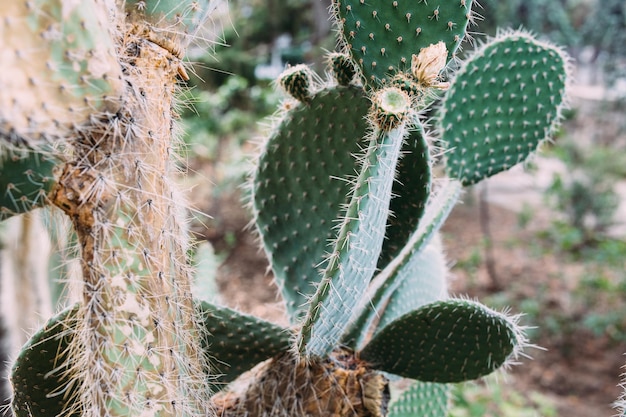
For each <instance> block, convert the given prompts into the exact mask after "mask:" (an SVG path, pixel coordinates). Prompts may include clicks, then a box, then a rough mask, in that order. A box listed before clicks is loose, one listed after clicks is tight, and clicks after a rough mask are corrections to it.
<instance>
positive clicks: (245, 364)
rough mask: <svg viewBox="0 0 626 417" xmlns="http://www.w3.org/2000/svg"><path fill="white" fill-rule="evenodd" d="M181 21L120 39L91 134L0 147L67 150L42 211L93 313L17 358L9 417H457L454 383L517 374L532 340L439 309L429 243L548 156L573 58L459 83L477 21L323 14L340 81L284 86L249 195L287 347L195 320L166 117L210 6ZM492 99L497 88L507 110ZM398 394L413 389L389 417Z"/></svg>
mask: <svg viewBox="0 0 626 417" xmlns="http://www.w3.org/2000/svg"><path fill="white" fill-rule="evenodd" d="M183 4H184V6H185V7H182V8H179V5H178V4H177V3H171V2H162V3H161V2H155V3H154V4H152V3H151V2H147V4H146V3H144V2H139V1H137V2H126V7H127V9H126V10H125V12H126V13H123V12H122V11H119V13H117V14H115V15H114V16H113V17H112V18H114V19H118V20H114V21H115V22H116V27H118V28H121V29H120V30H122V35H123V36H118V37H113V38H112V39H114V41H115V42H117V44H116V43H115V42H114V44H115V45H116V52H117V55H116V56H117V59H118V63H117V65H118V66H119V67H120V68H121V74H122V75H121V77H122V78H121V79H122V80H123V81H124V82H125V84H126V86H127V87H126V88H125V89H123V90H120V91H118V90H115V91H117V95H116V94H114V95H112V96H111V95H106V97H107V100H103V101H102V103H104V104H102V106H104V107H94V108H93V109H92V110H93V112H92V113H89V118H88V120H86V121H85V123H84V124H80V125H72V124H71V125H67V126H64V125H63V124H59V125H58V126H60V127H57V128H55V129H57V130H55V131H54V134H51V135H45V134H43V135H39V137H37V138H34V139H33V138H31V137H30V136H29V135H26V134H24V133H23V132H22V131H18V130H16V129H13V130H11V129H12V127H9V128H6V127H5V128H4V130H3V131H0V133H2V134H3V136H2V140H3V141H4V142H3V143H5V144H10V146H25V147H30V148H34V149H41V147H40V145H39V142H41V141H43V142H44V143H46V144H52V145H53V147H54V149H61V152H57V153H55V156H56V157H57V158H58V159H59V162H58V165H59V166H58V167H57V168H56V169H54V170H53V172H54V180H53V184H52V186H51V188H50V190H51V191H50V192H49V193H47V194H46V191H41V192H42V193H44V194H46V195H47V196H48V199H47V200H46V201H49V202H50V203H51V204H54V205H56V206H58V207H60V208H61V209H62V210H63V211H65V213H66V214H68V215H69V216H70V218H71V219H72V220H73V222H74V227H75V229H76V232H77V234H78V237H79V240H80V244H81V248H82V262H83V270H84V287H85V290H84V300H83V302H82V303H80V304H79V305H78V306H77V307H74V308H72V309H69V310H66V311H64V312H62V313H60V314H59V315H57V316H55V317H53V318H51V320H50V321H49V323H48V324H47V325H46V326H44V328H43V329H42V330H41V331H40V332H38V333H37V334H35V335H34V336H33V338H32V339H31V341H30V342H29V343H28V344H27V345H26V346H25V347H24V349H23V351H22V352H21V354H20V355H19V357H18V359H17V361H16V363H15V365H14V368H13V383H14V386H15V389H16V394H15V396H14V401H13V409H14V410H15V412H16V414H17V415H18V416H21V415H30V414H31V413H32V415H36V414H43V415H59V414H63V413H67V414H72V415H111V416H117V415H142V416H143V415H158V416H166V415H179V414H181V415H199V414H201V413H202V414H205V415H211V414H212V413H217V415H223V416H233V417H235V416H237V417H238V416H244V415H245V416H259V417H260V416H268V415H272V416H305V415H318V416H344V415H345V416H363V417H365V416H376V417H383V416H387V415H389V416H394V417H396V416H404V415H428V416H431V415H432V416H434V415H441V414H442V413H445V410H446V408H447V403H448V388H447V386H446V384H447V383H451V382H457V381H463V380H467V379H474V378H477V377H480V376H482V375H486V374H488V373H491V372H493V371H494V370H495V369H497V368H500V367H502V366H506V365H507V364H509V363H511V361H512V360H513V359H514V358H515V357H516V356H517V355H519V353H520V352H521V350H522V349H523V348H524V347H525V346H526V345H527V341H526V337H525V335H524V331H523V330H524V329H523V328H521V327H520V326H519V325H518V323H517V319H516V317H515V316H509V315H507V314H504V313H500V312H496V311H493V310H491V309H489V308H488V307H486V306H484V305H482V304H480V303H479V302H476V301H470V300H466V299H451V298H449V296H448V294H447V288H446V282H445V279H446V264H445V258H444V256H443V252H442V247H441V243H440V241H439V240H438V238H437V231H438V229H439V228H440V226H441V224H442V223H443V222H444V221H445V219H446V217H447V215H448V213H449V212H450V210H451V208H452V206H453V205H454V204H455V202H456V201H457V199H458V198H459V195H460V192H461V189H462V187H463V185H469V184H472V183H475V182H478V181H480V180H482V179H484V178H486V177H488V176H490V175H494V174H496V173H497V172H498V171H501V170H503V169H506V168H508V167H510V166H512V165H513V164H515V163H519V162H521V161H522V160H523V159H525V158H526V157H527V156H528V155H529V154H530V153H531V152H532V151H534V149H535V148H536V147H537V146H538V145H539V144H540V142H541V141H543V140H545V139H547V138H549V135H550V133H551V132H552V131H553V130H554V128H555V126H556V124H557V123H558V121H559V118H560V111H561V108H562V106H563V104H564V100H565V87H566V84H567V73H568V71H567V70H568V68H567V67H568V61H567V58H566V57H565V55H564V54H563V53H562V52H561V51H560V50H559V49H558V48H555V47H553V46H552V45H548V44H545V43H542V42H538V41H536V40H535V39H534V38H532V37H530V36H529V35H527V34H524V33H521V32H507V33H504V34H502V35H500V36H499V37H498V38H497V39H495V40H491V41H489V42H487V43H486V44H485V45H484V46H482V47H480V48H479V49H478V50H477V52H475V53H474V54H473V56H471V57H470V58H469V59H468V60H467V62H466V63H465V64H464V67H463V68H462V69H461V70H460V71H458V73H457V75H456V77H455V78H454V79H453V80H452V81H451V83H448V82H447V81H446V80H444V79H443V72H444V71H445V67H446V65H447V63H448V62H449V60H450V59H452V58H454V56H455V51H456V49H457V48H458V46H459V44H460V42H461V40H462V39H463V37H464V36H465V31H466V28H467V25H468V23H469V22H470V21H471V20H472V14H471V11H470V10H471V5H472V2H471V0H469V1H464V0H461V1H459V2H444V1H437V0H432V1H429V2H427V1H418V2H412V3H411V4H410V5H409V4H408V3H406V2H401V1H393V2H388V3H385V6H382V5H381V7H380V10H379V9H377V8H373V7H372V6H371V4H369V3H366V2H363V1H359V2H356V1H347V2H344V1H342V2H341V3H340V2H338V1H335V2H333V8H332V15H333V17H334V18H335V19H336V21H337V25H338V27H339V29H340V30H339V32H340V42H339V43H340V45H341V46H342V48H343V50H341V51H339V52H337V53H333V54H331V56H330V57H329V64H330V66H331V71H329V73H330V72H332V74H334V75H333V76H332V78H331V79H328V80H324V81H322V80H321V78H320V77H317V76H316V75H314V74H313V73H312V71H311V70H309V69H308V68H307V67H305V66H297V67H294V68H290V69H288V70H286V71H285V73H284V74H283V76H282V77H281V78H280V80H279V82H278V84H279V85H281V86H282V87H283V88H284V90H285V91H286V92H287V93H288V94H290V95H291V98H288V99H286V101H285V102H284V103H283V105H282V111H281V112H280V113H279V114H278V116H277V117H276V121H275V124H274V127H273V129H272V131H271V134H270V135H269V137H268V138H267V140H266V142H265V143H264V145H263V147H262V149H261V152H260V155H259V158H258V160H257V163H256V166H255V170H254V174H253V177H252V179H251V191H252V193H251V195H252V197H251V206H252V209H253V213H254V216H255V224H256V226H257V230H258V232H259V235H260V237H261V241H262V244H263V247H264V249H265V251H266V253H267V255H268V258H269V260H270V263H271V267H272V270H273V272H274V275H275V277H276V280H277V283H278V286H279V288H280V290H281V293H282V295H283V298H284V300H285V302H286V307H287V313H288V315H289V318H290V321H291V326H290V327H289V328H281V327H279V326H276V325H272V324H270V323H266V322H263V321H261V320H258V319H256V318H253V317H250V316H245V315H242V314H240V313H237V312H236V311H234V310H230V309H225V308H222V307H219V306H216V305H211V304H208V303H206V302H204V303H199V302H196V303H194V302H193V300H192V296H191V292H190V291H191V290H190V278H189V271H188V268H187V266H186V259H185V253H186V242H185V239H184V233H183V232H182V231H181V228H182V227H181V225H180V223H179V218H178V216H179V214H178V211H177V207H176V205H175V204H174V202H173V201H174V200H175V199H176V198H177V196H176V195H175V192H174V190H173V188H172V187H171V186H170V184H169V182H168V181H167V174H168V172H169V170H170V168H169V164H168V160H169V149H170V146H171V143H170V138H171V130H170V129H171V126H170V124H171V121H172V118H171V110H170V109H171V101H172V99H173V91H174V85H175V80H176V77H177V76H180V77H183V78H184V77H185V74H186V73H185V72H184V69H181V68H182V67H180V58H181V56H182V53H181V51H182V50H184V47H185V45H186V40H187V37H186V36H185V35H184V34H185V33H186V32H187V29H188V27H187V26H188V25H189V27H190V28H192V27H193V25H195V24H196V22H197V16H196V7H201V8H205V9H204V10H205V11H206V10H210V8H211V5H210V4H206V3H201V4H200V5H198V3H197V2H183ZM187 6H188V7H187ZM170 11H172V13H170ZM176 11H183V12H187V11H188V12H189V13H190V15H189V20H186V18H185V17H184V16H185V15H184V14H183V16H180V15H177V13H176ZM202 15H203V13H200V14H199V15H198V16H202ZM172 16H175V17H173V18H172ZM125 19H129V20H128V21H127V20H125ZM172 19H173V20H172ZM5 21H6V19H5ZM168 25H169V26H168ZM181 25H182V29H181ZM170 27H173V28H176V30H174V31H172V32H170V31H169V28H170ZM407 27H408V29H407ZM355 29H356V30H355ZM105 33H106V31H105ZM409 40H411V42H409ZM105 45H106V44H105ZM512 56H514V57H515V58H511V57H512ZM502 68H506V70H507V72H506V74H505V75H501V73H502V72H503V71H501V70H502ZM507 75H508V76H507ZM492 80H493V83H492ZM112 85H113V84H112ZM481 85H497V86H498V91H501V92H502V93H501V94H502V97H501V98H499V100H501V101H502V103H503V104H502V105H501V107H502V109H501V110H500V109H499V108H498V106H497V105H496V104H495V103H493V104H492V102H493V100H491V101H489V98H490V97H489V96H488V95H487V93H489V91H487V90H485V91H483V90H481V88H480V87H481ZM113 87H114V86H113ZM445 90H447V91H445ZM442 91H445V95H444V97H443V99H442V103H441V105H440V107H439V108H438V113H439V115H438V117H437V118H436V119H435V120H436V123H437V127H438V128H437V130H438V131H439V132H440V133H441V138H440V139H441V141H440V143H443V144H444V146H445V147H446V149H444V150H445V151H446V152H445V154H446V156H447V158H446V161H445V162H446V164H447V173H448V176H449V177H448V178H446V177H438V176H437V175H436V174H435V170H433V169H432V168H433V164H434V163H435V162H436V161H437V157H438V156H439V154H440V153H441V151H442V150H441V149H439V148H437V147H435V146H434V145H433V143H435V141H434V140H433V138H432V137H431V134H430V133H429V132H427V129H426V128H425V125H426V123H425V121H424V120H423V119H422V116H421V110H423V109H424V108H426V107H428V106H429V105H430V104H432V102H433V101H434V100H436V99H437V97H438V96H439V95H440V94H441V92H442ZM437 92H438V93H437ZM494 94H495V93H494ZM118 96H119V97H120V99H119V101H115V100H113V101H111V100H108V97H118ZM486 100H487V101H486ZM109 102H111V103H113V104H116V105H118V106H119V108H118V109H117V110H116V111H115V112H110V110H108V108H107V107H106V106H108V105H110V103H109ZM493 106H496V107H495V108H494V107H493ZM155 115H156V116H155ZM483 116H485V117H487V116H488V117H489V119H485V120H482V123H479V122H477V121H476V119H478V118H481V119H482V118H483ZM3 117H4V118H6V119H7V120H10V118H8V116H4V115H3ZM1 120H2V119H1V118H0V121H1ZM7 126H8V125H7ZM61 128H63V129H65V130H63V129H61ZM45 129H47V128H45ZM45 129H44V128H41V129H40V130H42V132H43V133H45ZM59 129H61V130H59ZM529 130H530V132H529ZM9 131H11V132H14V131H15V132H18V133H16V134H12V133H11V134H8V133H6V132H9ZM18 136H19V138H20V140H17V139H15V138H16V137H18ZM31 136H32V135H31ZM59 138H62V141H61V142H59V141H60V139H59ZM505 142H506V143H505ZM7 146H8V145H7ZM39 190H47V188H45V189H44V188H43V187H40V188H39ZM203 298H205V299H206V297H203ZM205 351H207V352H208V355H210V356H212V357H213V358H215V359H216V360H215V363H216V364H215V366H214V367H213V368H211V367H209V366H208V364H207V363H206V362H205V361H204V360H203V358H204V357H206V356H207V355H205ZM383 372H384V373H383ZM219 373H221V374H222V376H221V377H219V376H218V375H219ZM392 375H395V376H392ZM398 376H401V377H404V378H407V379H409V380H411V381H412V382H411V385H410V387H409V388H408V389H407V390H406V391H405V392H404V393H403V394H402V395H400V396H399V398H394V399H393V402H391V403H390V390H389V384H390V381H389V378H391V379H392V380H395V379H396V378H397V377H398ZM31 380H37V381H38V382H37V383H35V384H31V383H30V381H31ZM227 383H228V385H226V386H224V384H227ZM209 387H213V388H214V389H215V390H218V391H219V392H217V393H216V394H214V395H212V396H211V395H210V394H209V392H208V389H209Z"/></svg>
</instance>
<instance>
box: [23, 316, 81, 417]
mask: <svg viewBox="0 0 626 417" xmlns="http://www.w3.org/2000/svg"><path fill="white" fill-rule="evenodd" d="M77 311H78V309H77V308H72V309H67V310H64V311H63V312H61V313H60V314H58V315H56V316H55V317H54V318H52V319H50V320H48V322H47V323H46V324H45V325H44V326H43V328H42V329H41V330H39V331H38V332H37V333H35V334H34V335H33V336H32V337H31V338H30V340H29V341H28V343H27V344H26V345H25V346H24V347H23V348H22V350H21V352H20V354H19V356H18V357H17V360H16V361H15V364H14V365H13V370H12V374H11V383H12V385H13V389H14V391H13V392H14V393H13V400H12V403H11V407H12V409H13V413H14V414H15V416H16V417H31V416H32V417H48V416H51V417H52V416H57V415H61V413H65V414H63V415H67V416H72V417H75V416H76V417H78V416H79V415H80V413H79V412H78V411H75V412H72V413H70V414H67V410H66V409H67V407H68V406H70V404H68V403H67V401H68V398H69V399H72V398H75V397H76V391H75V388H76V386H77V385H78V384H73V385H68V382H69V381H68V379H69V377H68V376H67V374H66V372H67V371H68V367H67V366H65V365H64V364H65V362H66V360H67V359H68V349H69V345H70V341H71V336H72V329H73V328H74V327H75V325H76V312H77ZM66 387H67V388H66Z"/></svg>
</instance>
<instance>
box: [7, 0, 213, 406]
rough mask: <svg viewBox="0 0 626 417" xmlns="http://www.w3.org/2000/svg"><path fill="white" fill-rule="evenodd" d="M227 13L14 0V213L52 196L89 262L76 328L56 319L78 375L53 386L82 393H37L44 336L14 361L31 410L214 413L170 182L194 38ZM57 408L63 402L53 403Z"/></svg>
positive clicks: (188, 6)
mask: <svg viewBox="0 0 626 417" xmlns="http://www.w3.org/2000/svg"><path fill="white" fill-rule="evenodd" d="M166 3H167V4H166ZM213 7H214V6H213V5H211V4H209V1H201V2H197V1H182V2H161V1H137V2H134V1H127V2H113V1H105V0H92V1H87V2H78V3H77V2H69V3H68V2H64V1H60V0H40V1H17V2H9V3H6V4H3V5H2V6H0V14H1V17H2V18H1V19H0V33H1V34H2V37H3V39H2V44H3V46H2V48H3V53H2V56H3V63H6V64H7V66H8V69H7V71H8V74H7V72H6V71H5V72H4V73H3V79H2V88H1V89H0V90H1V91H2V93H1V96H0V97H1V100H2V101H1V106H0V107H1V109H0V144H1V148H2V157H3V161H2V178H3V182H6V184H5V190H6V191H5V192H4V193H3V200H2V209H3V216H4V217H7V216H10V215H12V214H15V213H20V212H23V211H27V210H29V209H30V208H31V207H33V206H37V205H42V204H48V205H53V206H56V207H58V208H60V209H61V210H62V211H64V212H65V213H66V214H67V215H68V216H69V218H70V219H71V220H72V222H73V225H74V229H75V231H76V233H77V236H78V240H79V243H80V248H81V259H82V270H83V302H82V303H81V305H80V307H79V308H78V311H77V312H76V314H74V315H73V316H72V320H73V321H72V325H71V326H69V325H68V324H67V321H66V320H63V317H60V318H58V319H57V320H56V321H54V322H53V323H56V324H51V325H50V326H48V327H52V328H59V327H62V328H72V329H73V334H72V335H71V336H72V337H70V339H69V340H71V343H70V344H68V346H67V348H66V349H65V350H64V351H62V352H60V351H58V350H56V349H53V351H55V352H59V357H58V358H56V359H55V360H53V363H54V364H55V365H56V366H55V370H56V371H60V370H63V372H62V373H60V374H56V375H51V376H47V378H48V380H49V381H51V382H52V383H54V381H55V380H56V381H57V382H58V381H59V378H63V377H66V378H69V379H70V381H71V384H67V386H64V385H59V386H56V387H52V390H51V391H50V392H48V393H47V394H50V393H54V392H59V393H60V392H63V393H66V392H71V393H72V395H70V396H65V394H63V395H59V396H54V395H52V396H51V397H50V398H51V399H50V400H42V401H34V400H33V398H35V397H33V396H32V395H31V394H29V393H28V392H29V391H28V389H31V388H32V387H31V386H30V385H31V384H32V382H31V378H36V374H31V372H30V370H31V368H30V367H29V365H27V364H28V360H26V358H27V357H29V356H28V355H29V354H34V355H35V356H36V355H38V354H39V351H38V349H39V348H40V345H39V344H30V345H27V346H26V348H25V349H26V350H25V351H23V352H22V353H21V355H20V358H21V359H19V360H18V361H17V362H16V365H15V368H14V377H13V384H14V386H15V391H16V394H15V397H14V402H13V409H14V412H15V414H16V415H18V416H21V415H24V416H26V415H39V414H40V415H56V414H59V413H61V412H63V413H68V414H77V415H78V414H80V415H85V416H86V415H93V416H104V415H107V416H108V415H110V416H122V415H123V416H130V415H143V416H148V415H150V416H157V415H158V416H168V415H185V416H188V415H189V416H195V415H207V414H209V413H210V412H209V410H208V408H207V399H208V396H209V394H208V393H209V390H208V382H207V379H206V376H205V375H206V369H205V368H206V363H205V360H204V354H203V353H202V350H201V344H200V339H201V338H200V335H199V331H200V330H199V329H200V328H201V327H200V326H199V324H198V323H199V318H198V317H196V312H195V309H194V306H193V303H192V297H191V293H190V277H189V270H188V267H187V260H186V252H187V242H186V240H187V238H186V236H185V234H184V232H183V230H182V228H183V225H182V224H181V221H180V220H181V213H180V208H181V207H180V204H179V203H177V202H178V201H179V197H178V195H177V194H176V191H175V189H174V188H173V187H172V185H171V184H170V179H169V177H170V175H171V172H172V170H173V169H172V164H171V162H170V160H171V158H172V148H173V147H174V146H175V138H174V137H173V132H172V126H173V111H172V106H173V100H174V94H175V92H176V83H177V80H178V79H179V78H181V77H182V78H186V72H185V70H184V66H183V64H182V62H181V59H182V57H183V53H184V50H185V48H186V46H187V44H188V42H189V36H188V35H187V33H191V32H193V31H194V30H195V25H197V24H198V22H200V21H201V20H202V19H204V18H206V13H207V12H208V11H210V9H211V8H213ZM6 60H8V62H7V61H6ZM45 330H46V329H44V331H45ZM54 341H55V340H52V341H51V342H52V343H54ZM29 350H33V351H34V352H28V351H29ZM35 359H37V358H35ZM63 360H66V363H62V362H63ZM53 373H54V372H53ZM47 394H46V395H47ZM46 395H44V396H43V397H42V396H40V397H39V398H46ZM50 401H54V402H59V401H60V402H61V403H62V404H61V408H60V409H56V410H48V409H47V406H49V405H50Z"/></svg>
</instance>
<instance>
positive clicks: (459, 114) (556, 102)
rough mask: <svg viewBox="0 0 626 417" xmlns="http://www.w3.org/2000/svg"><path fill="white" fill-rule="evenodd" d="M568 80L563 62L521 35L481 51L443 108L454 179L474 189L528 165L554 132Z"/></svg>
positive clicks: (443, 128)
mask: <svg viewBox="0 0 626 417" xmlns="http://www.w3.org/2000/svg"><path fill="white" fill-rule="evenodd" d="M567 76H568V59H567V57H566V56H565V54H564V53H563V52H562V51H561V50H560V49H558V48H556V47H554V46H552V45H549V44H546V43H542V42H539V41H537V40H535V39H534V38H533V37H532V36H530V35H528V34H526V33H523V32H512V33H508V34H505V35H503V36H500V37H498V38H496V39H495V40H493V41H491V42H489V43H487V44H486V45H484V46H483V47H481V48H480V49H478V51H477V52H475V53H474V55H473V56H472V57H471V58H470V59H469V61H468V62H467V63H466V65H465V66H464V67H463V69H461V70H460V71H459V73H458V74H457V75H456V77H455V79H454V81H453V82H452V84H451V86H450V89H449V90H448V92H447V94H446V97H445V99H444V102H443V106H442V108H441V114H440V117H439V130H440V131H441V132H442V138H443V140H444V142H445V143H446V144H447V146H448V151H447V152H446V156H447V170H448V173H449V175H450V176H452V177H454V178H458V179H459V180H461V181H462V182H463V184H464V185H469V184H473V183H476V182H478V181H480V180H482V179H483V178H486V177H489V176H491V175H494V174H496V173H498V172H500V171H503V170H506V169H508V168H510V167H512V166H513V165H515V164H518V163H520V162H522V161H524V160H525V159H526V158H527V157H528V156H529V155H530V154H531V153H532V152H534V151H535V150H536V149H537V147H538V146H539V145H540V144H541V142H543V141H545V140H547V139H549V138H550V136H551V134H552V133H553V132H554V130H555V129H556V127H557V125H558V122H559V119H560V117H561V110H562V108H563V105H564V101H565V89H566V84H567Z"/></svg>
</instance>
